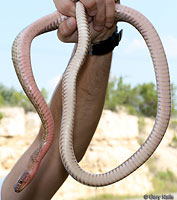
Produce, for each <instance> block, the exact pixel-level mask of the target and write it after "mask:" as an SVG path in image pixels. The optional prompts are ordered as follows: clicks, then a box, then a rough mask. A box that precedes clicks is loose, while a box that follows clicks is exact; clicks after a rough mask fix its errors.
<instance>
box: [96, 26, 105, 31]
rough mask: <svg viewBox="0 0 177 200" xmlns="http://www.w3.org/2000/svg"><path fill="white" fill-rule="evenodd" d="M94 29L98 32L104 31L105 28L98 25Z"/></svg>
mask: <svg viewBox="0 0 177 200" xmlns="http://www.w3.org/2000/svg"><path fill="white" fill-rule="evenodd" d="M94 29H95V30H96V31H102V30H103V29H104V26H100V25H96V26H94Z"/></svg>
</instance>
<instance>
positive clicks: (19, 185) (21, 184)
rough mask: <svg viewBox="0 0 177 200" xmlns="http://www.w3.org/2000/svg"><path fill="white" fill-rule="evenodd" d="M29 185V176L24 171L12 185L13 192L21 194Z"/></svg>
mask: <svg viewBox="0 0 177 200" xmlns="http://www.w3.org/2000/svg"><path fill="white" fill-rule="evenodd" d="M29 183H30V174H29V173H28V172H27V171H25V172H24V173H23V174H22V175H21V176H20V178H19V179H18V181H17V182H16V183H15V185H14V191H15V192H17V193H19V192H21V191H22V190H23V189H24V188H25V187H26V186H27V185H28V184H29Z"/></svg>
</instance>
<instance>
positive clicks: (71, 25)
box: [58, 17, 116, 43]
mask: <svg viewBox="0 0 177 200" xmlns="http://www.w3.org/2000/svg"><path fill="white" fill-rule="evenodd" d="M93 24H94V23H93V21H91V22H90V23H89V27H90V33H91V41H92V43H97V42H100V41H103V40H106V39H108V38H109V37H110V36H112V34H113V32H114V31H115V27H116V23H114V25H113V26H112V27H111V28H106V27H104V28H103V31H101V32H100V31H96V30H95V29H94V25H93ZM58 38H59V39H60V40H61V41H62V42H67V43H76V42H77V41H78V33H77V24H76V19H75V17H69V18H68V19H66V20H65V21H63V22H62V23H61V24H60V26H59V28H58Z"/></svg>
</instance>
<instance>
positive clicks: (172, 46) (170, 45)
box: [162, 35, 177, 58]
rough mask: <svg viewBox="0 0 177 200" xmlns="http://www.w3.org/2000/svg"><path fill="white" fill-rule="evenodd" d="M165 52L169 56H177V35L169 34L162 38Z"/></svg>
mask: <svg viewBox="0 0 177 200" xmlns="http://www.w3.org/2000/svg"><path fill="white" fill-rule="evenodd" d="M162 42H163V45H164V49H165V52H166V54H167V57H169V58H175V57H176V58H177V37H174V36H172V35H169V36H167V37H164V38H162Z"/></svg>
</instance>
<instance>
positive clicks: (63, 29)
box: [58, 17, 77, 42]
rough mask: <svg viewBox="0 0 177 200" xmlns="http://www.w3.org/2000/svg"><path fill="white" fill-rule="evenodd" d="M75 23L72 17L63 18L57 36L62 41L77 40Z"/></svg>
mask: <svg viewBox="0 0 177 200" xmlns="http://www.w3.org/2000/svg"><path fill="white" fill-rule="evenodd" d="M76 28H77V24H76V19H75V18H74V17H69V18H68V19H66V20H64V21H63V22H62V23H61V24H60V25H59V28H58V38H59V39H60V40H61V41H62V42H77V32H76Z"/></svg>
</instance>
